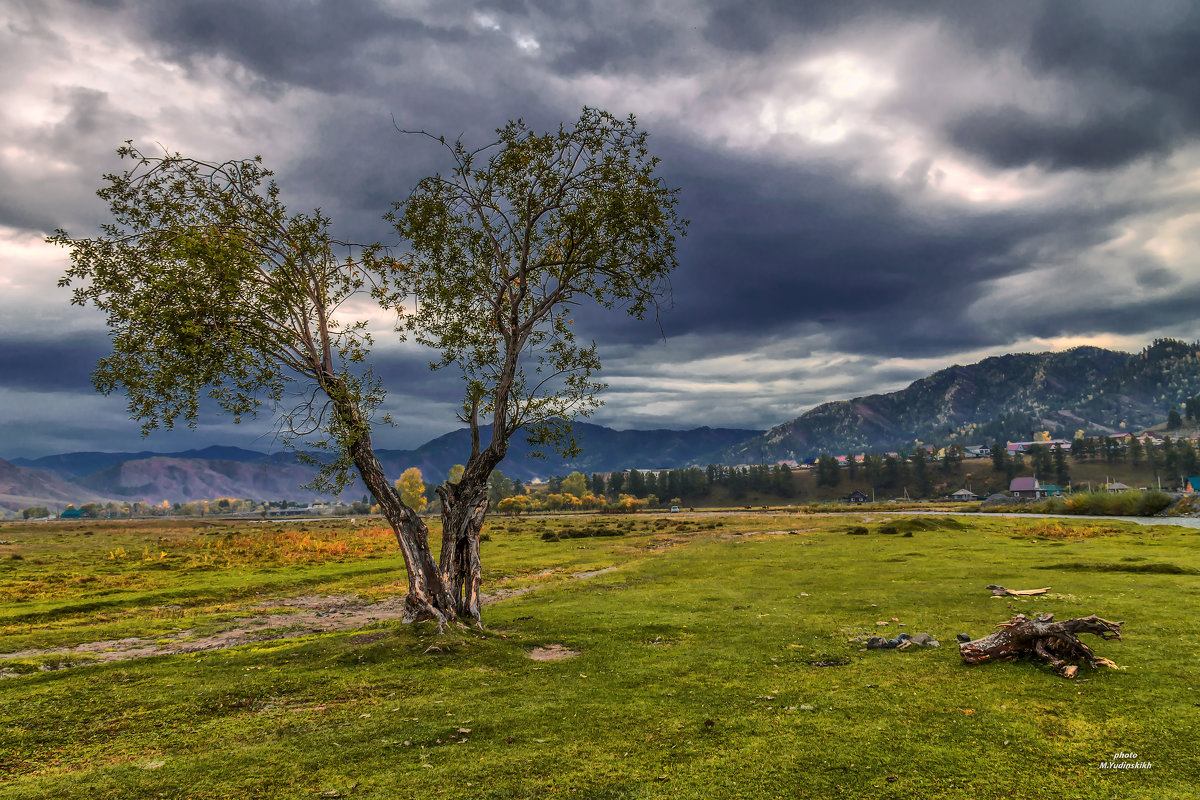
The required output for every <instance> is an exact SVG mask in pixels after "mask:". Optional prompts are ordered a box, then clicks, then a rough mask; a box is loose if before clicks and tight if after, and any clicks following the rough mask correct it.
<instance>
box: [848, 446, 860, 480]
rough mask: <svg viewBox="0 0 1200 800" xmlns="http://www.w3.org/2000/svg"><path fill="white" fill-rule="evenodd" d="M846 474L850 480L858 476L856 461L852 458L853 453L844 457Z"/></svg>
mask: <svg viewBox="0 0 1200 800" xmlns="http://www.w3.org/2000/svg"><path fill="white" fill-rule="evenodd" d="M846 474H847V475H848V476H850V480H854V479H855V478H856V477H857V476H858V461H857V459H855V458H854V453H850V454H848V455H847V456H846Z"/></svg>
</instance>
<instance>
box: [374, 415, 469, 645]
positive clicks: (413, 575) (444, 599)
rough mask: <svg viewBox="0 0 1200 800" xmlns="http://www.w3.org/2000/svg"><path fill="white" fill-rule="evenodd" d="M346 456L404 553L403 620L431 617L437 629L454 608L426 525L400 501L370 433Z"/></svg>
mask: <svg viewBox="0 0 1200 800" xmlns="http://www.w3.org/2000/svg"><path fill="white" fill-rule="evenodd" d="M350 457H351V459H352V460H353V461H354V465H355V467H357V468H358V472H359V474H360V475H361V476H362V479H363V482H364V483H365V484H366V485H367V489H368V490H369V491H370V492H371V494H372V495H373V496H374V497H375V499H376V501H378V503H379V508H380V511H381V512H382V513H383V516H384V518H385V519H386V520H387V521H388V523H389V524H390V525H391V526H392V530H393V531H394V532H395V534H396V541H397V543H398V544H399V545H400V552H401V553H402V554H403V556H404V567H405V570H406V572H407V573H408V595H407V596H406V597H405V599H404V617H403V620H404V622H417V621H420V620H426V619H428V620H434V621H435V622H437V624H438V628H439V629H440V628H441V627H442V626H444V625H445V624H446V623H447V622H452V621H453V620H454V619H455V618H456V617H457V615H458V609H457V604H456V603H455V602H454V600H453V598H452V597H451V595H450V592H449V591H447V588H446V584H445V583H444V582H443V581H442V576H441V573H440V572H439V571H438V565H437V564H436V563H435V562H434V560H433V552H432V550H430V547H429V528H428V527H427V526H426V525H425V522H424V521H423V520H422V519H421V518H420V516H418V515H417V512H415V511H413V510H412V509H411V508H409V507H408V506H407V505H405V504H404V503H403V502H401V500H400V497H399V495H397V494H396V490H395V488H394V487H393V486H392V484H391V482H389V481H388V479H387V476H386V475H385V474H384V471H383V466H382V465H381V464H380V463H379V459H378V458H376V457H375V451H374V450H373V449H372V447H371V438H370V436H368V435H367V434H365V433H364V434H363V435H362V436H360V437H359V438H358V439H357V440H356V441H355V442H354V443H353V444H352V445H351V446H350Z"/></svg>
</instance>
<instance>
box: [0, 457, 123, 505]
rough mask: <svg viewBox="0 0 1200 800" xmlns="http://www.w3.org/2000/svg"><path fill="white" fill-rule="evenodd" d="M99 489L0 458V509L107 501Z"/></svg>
mask: <svg viewBox="0 0 1200 800" xmlns="http://www.w3.org/2000/svg"><path fill="white" fill-rule="evenodd" d="M109 499H110V498H109V497H108V496H105V494H104V493H102V492H97V491H95V490H93V489H90V488H86V487H83V486H80V485H78V484H75V483H71V482H70V481H66V480H63V479H62V478H60V477H58V476H57V475H54V474H53V473H50V472H46V471H45V470H40V469H30V468H29V467H22V466H18V465H16V464H12V463H10V462H8V461H4V460H3V459H0V508H3V509H7V510H9V511H19V510H20V509H22V508H28V507H29V506H46V507H47V508H49V509H51V510H52V511H61V510H62V509H64V508H66V507H67V505H68V504H70V503H75V504H77V505H78V504H81V503H90V502H94V501H95V502H107V501H108V500H109Z"/></svg>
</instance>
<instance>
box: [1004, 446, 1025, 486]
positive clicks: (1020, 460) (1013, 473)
mask: <svg viewBox="0 0 1200 800" xmlns="http://www.w3.org/2000/svg"><path fill="white" fill-rule="evenodd" d="M1024 471H1025V456H1023V455H1021V454H1020V453H1013V454H1012V457H1010V458H1009V459H1008V470H1007V472H1008V479H1009V480H1010V481H1011V480H1012V479H1013V478H1015V477H1017V475H1018V474H1020V473H1023V472H1024Z"/></svg>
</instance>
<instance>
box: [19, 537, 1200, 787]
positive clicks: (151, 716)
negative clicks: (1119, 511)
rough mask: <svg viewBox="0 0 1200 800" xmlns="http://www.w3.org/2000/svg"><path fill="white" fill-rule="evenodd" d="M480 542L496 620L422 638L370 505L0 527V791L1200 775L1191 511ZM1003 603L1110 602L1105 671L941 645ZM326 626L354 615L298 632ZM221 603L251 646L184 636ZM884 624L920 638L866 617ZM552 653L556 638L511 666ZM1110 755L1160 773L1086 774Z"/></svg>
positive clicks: (1166, 780) (424, 630) (1189, 780)
mask: <svg viewBox="0 0 1200 800" xmlns="http://www.w3.org/2000/svg"><path fill="white" fill-rule="evenodd" d="M858 525H862V526H864V527H866V529H867V531H868V532H867V534H866V535H847V531H849V530H850V529H851V528H853V527H854V526H858ZM885 531H895V532H894V533H887V532H885ZM547 532H550V533H553V534H555V536H557V538H558V539H559V540H558V541H552V540H546V539H544V538H543V536H544V535H545V534H546V533H547ZM572 533H573V534H576V535H577V536H576V537H575V538H572V536H571V535H570V534H572ZM586 533H590V534H597V533H602V534H618V535H578V534H586ZM906 534H911V535H906ZM488 537H489V538H488V541H486V542H485V543H484V545H483V548H484V564H485V568H486V569H487V574H486V576H485V590H487V591H490V592H493V593H496V594H495V596H496V598H497V599H496V601H495V602H493V603H492V604H490V605H488V606H487V607H486V608H485V611H484V613H485V621H486V624H487V630H486V631H477V630H465V629H457V628H456V629H453V630H452V631H450V632H447V633H445V634H442V635H438V634H437V633H436V631H435V630H434V629H433V628H432V627H430V626H428V625H419V626H407V627H406V626H402V625H400V624H399V623H398V622H396V621H394V620H393V619H390V618H388V614H387V613H386V612H387V611H388V609H392V608H394V605H395V604H394V602H392V601H391V600H390V599H389V598H393V597H394V596H395V594H396V593H398V592H400V591H402V588H403V585H404V583H403V575H402V572H401V566H400V560H399V558H398V556H397V554H396V552H395V549H394V546H393V543H392V541H391V539H390V534H389V533H388V532H387V531H386V530H383V529H381V528H380V527H379V526H378V524H377V523H375V522H367V523H366V524H363V523H361V522H360V523H358V524H351V523H349V522H332V521H331V522H321V523H301V524H297V523H289V524H276V523H267V524H249V523H238V524H235V525H213V524H211V523H209V524H196V523H186V524H184V523H171V522H155V523H141V524H106V523H84V524H81V525H77V524H42V525H15V524H9V525H5V526H3V527H0V540H3V542H4V544H2V545H0V634H2V639H0V651H3V654H5V657H4V658H2V659H0V669H3V674H4V675H6V676H7V677H4V678H3V679H0V795H2V796H3V797H5V798H35V797H37V798H71V797H86V798H89V800H91V799H92V798H141V797H147V798H151V797H170V798H185V797H192V798H218V797H221V798H224V797H229V798H247V797H263V798H274V797H289V798H290V797H297V798H299V797H355V798H358V797H363V798H368V797H374V798H409V797H412V798H417V797H434V798H440V797H473V798H520V797H529V798H544V797H564V798H643V797H645V798H651V797H654V798H657V797H670V798H673V799H676V798H679V799H681V798H725V797H729V798H742V797H744V798H775V797H778V798H797V797H802V798H808V797H813V798H822V797H905V798H911V797H920V798H928V797H947V798H950V797H966V796H971V797H1004V798H1026V797H1028V798H1043V797H1056V798H1075V797H1078V798H1095V797H1121V798H1185V797H1186V798H1192V797H1196V796H1200V748H1198V746H1197V745H1200V730H1198V729H1197V719H1198V718H1200V713H1198V712H1197V692H1196V688H1197V683H1196V681H1197V680H1200V678H1197V674H1198V672H1197V666H1198V664H1197V656H1196V652H1197V646H1198V645H1200V641H1198V640H1200V627H1198V626H1197V624H1196V609H1197V602H1196V601H1197V599H1198V592H1197V587H1198V585H1200V574H1198V573H1200V537H1198V536H1197V534H1196V533H1195V532H1194V531H1190V530H1186V529H1181V528H1175V527H1170V526H1157V527H1137V526H1133V525H1128V526H1127V525H1125V524H1123V523H1109V522H1107V521H1105V522H1097V521H1093V522H1088V521H1086V520H1080V521H1078V522H1076V521H1074V520H1069V521H1062V520H1010V519H991V518H987V519H979V518H969V519H968V518H921V519H916V520H904V519H900V520H899V521H897V516H896V515H892V516H891V517H888V516H886V515H883V514H879V513H876V514H873V515H871V516H869V517H867V518H863V517H858V516H853V515H840V516H819V515H796V514H792V515H784V514H778V515H775V514H771V515H768V514H758V515H744V516H741V515H712V516H709V515H696V516H692V515H687V514H683V515H680V514H675V515H663V516H660V517H655V516H649V515H637V516H636V517H631V518H598V517H578V518H570V519H533V520H520V521H508V520H503V519H501V520H494V521H493V523H492V524H491V525H490V526H489V530H488ZM990 583H998V584H1002V585H1004V586H1008V587H1010V588H1031V587H1040V586H1052V587H1053V588H1052V590H1051V592H1050V593H1049V594H1047V595H1044V596H1040V597H1032V598H1005V599H993V598H992V597H991V596H990V593H989V592H988V591H987V590H986V589H985V588H984V587H985V585H987V584H990ZM389 603H390V605H389ZM298 609H305V610H306V611H305V613H306V614H307V616H304V617H303V618H301V616H299V615H298ZM320 609H325V610H324V611H321V610H320ZM347 609H352V610H354V612H355V613H357V614H358V615H359V616H357V617H355V616H353V615H351V614H350V613H349V611H348V610H347ZM1017 612H1023V613H1027V614H1030V615H1032V614H1034V613H1043V612H1053V613H1054V614H1056V615H1057V617H1058V618H1060V619H1063V618H1068V617H1072V616H1085V615H1087V614H1091V613H1096V614H1098V615H1100V616H1102V617H1105V618H1107V619H1114V620H1117V619H1119V620H1124V621H1125V639H1124V641H1123V642H1101V641H1098V640H1096V641H1092V642H1089V643H1091V644H1094V645H1095V649H1096V650H1097V652H1098V653H1099V654H1100V655H1103V656H1107V657H1109V658H1112V659H1113V660H1114V661H1116V662H1117V663H1118V664H1120V665H1122V667H1123V668H1122V669H1120V670H1104V671H1100V672H1093V671H1092V670H1090V669H1088V668H1087V667H1084V668H1083V669H1082V670H1081V672H1080V677H1079V678H1078V679H1076V680H1074V681H1068V680H1064V679H1062V678H1060V677H1058V676H1057V675H1056V674H1055V673H1054V672H1053V671H1052V670H1050V669H1049V668H1047V667H1044V666H1041V665H1039V664H1035V663H1031V662H1014V663H1007V664H992V665H986V666H977V667H966V666H964V665H963V664H962V663H961V660H960V659H959V657H958V654H957V648H956V647H955V646H954V644H955V641H954V637H955V634H956V633H959V632H967V633H969V634H971V635H972V636H973V637H978V636H982V635H984V634H985V633H987V632H988V631H989V630H990V629H991V628H992V626H993V625H995V624H996V623H998V622H1001V621H1003V620H1005V619H1007V618H1008V617H1010V616H1011V615H1012V614H1014V613H1017ZM364 614H365V615H366V620H364V619H363V615H364ZM371 614H375V615H376V616H375V617H371V616H370V615H371ZM370 619H374V621H373V622H372V621H369V620H370ZM330 620H334V621H335V622H336V621H337V620H345V621H346V624H349V623H351V622H353V624H354V627H353V628H350V629H346V630H339V629H325V630H318V632H315V633H314V632H311V631H313V630H317V629H319V628H320V627H321V626H322V625H325V626H326V627H327V628H328V627H329V625H328V624H327V623H329V621H330ZM877 622H887V623H888V625H887V626H878V625H877V624H876V623H877ZM233 628H237V629H239V630H243V631H245V630H248V631H249V632H248V633H246V634H244V636H243V639H246V638H248V639H250V641H249V643H247V644H242V645H241V646H238V647H233V648H226V649H204V650H195V651H193V652H186V650H187V648H189V647H200V646H205V645H206V644H208V643H213V642H220V641H221V639H220V637H221V636H223V635H226V634H227V633H228V632H229V631H230V629H233ZM334 628H336V625H334ZM901 631H908V632H910V633H917V632H929V633H931V634H933V635H934V636H935V637H936V638H938V639H939V640H941V642H942V643H943V644H942V647H941V648H938V649H916V648H912V649H908V650H902V651H900V650H887V651H874V650H872V651H866V650H863V649H862V644H861V642H860V641H857V640H858V639H860V638H861V637H865V636H867V635H875V634H877V633H880V632H883V633H886V634H888V635H895V634H896V633H898V632H901ZM95 642H103V643H104V645H103V646H95V645H93V644H91V643H95ZM552 645H558V646H561V647H562V648H567V649H569V650H571V651H574V652H576V653H577V655H575V656H574V657H571V658H566V659H560V660H547V661H537V660H533V659H531V658H530V657H529V656H530V653H531V652H533V651H534V650H535V649H536V648H549V647H550V646H552ZM52 648H57V649H53V650H52ZM70 648H75V649H70ZM155 648H159V649H160V650H161V651H162V652H163V653H165V654H162V655H152V656H150V657H142V658H133V659H125V660H123V659H121V658H120V656H123V655H126V654H137V655H145V654H146V652H147V651H149V652H151V653H153V652H155ZM180 651H184V652H180ZM109 659H112V660H109ZM1117 752H1123V753H1137V754H1138V755H1137V757H1136V758H1131V759H1124V760H1126V761H1139V762H1143V763H1145V762H1149V763H1150V764H1152V767H1150V768H1148V769H1137V770H1132V769H1131V770H1111V769H1104V768H1101V763H1102V762H1108V761H1111V760H1112V757H1113V754H1114V753H1117Z"/></svg>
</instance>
